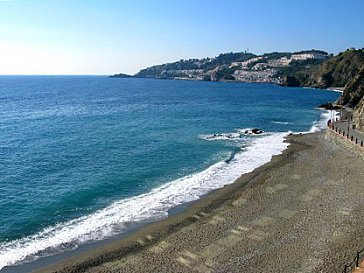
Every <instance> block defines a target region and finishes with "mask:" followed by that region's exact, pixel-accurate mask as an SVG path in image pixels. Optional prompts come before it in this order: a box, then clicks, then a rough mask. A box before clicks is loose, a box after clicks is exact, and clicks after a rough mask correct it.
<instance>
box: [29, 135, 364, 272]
mask: <svg viewBox="0 0 364 273" xmlns="http://www.w3.org/2000/svg"><path fill="white" fill-rule="evenodd" d="M287 141H288V142H289V143H290V146H289V147H288V149H287V150H285V151H284V152H283V153H282V154H281V155H278V156H274V157H273V159H272V160H271V161H270V162H269V163H267V164H265V165H263V166H261V167H259V168H257V169H255V170H254V171H253V172H251V173H248V174H244V175H242V176H241V177H240V178H239V179H238V180H237V181H236V182H235V183H234V184H231V185H228V186H225V187H224V188H222V189H219V190H216V191H213V192H212V193H210V194H208V195H207V196H205V197H204V198H202V199H201V200H199V201H196V202H194V203H193V204H192V205H191V206H190V207H188V208H187V209H186V210H184V211H183V212H182V213H177V214H175V215H173V216H171V217H168V219H166V220H163V221H160V222H157V223H154V224H150V225H148V226H145V227H143V228H141V229H140V230H138V231H136V232H135V233H133V234H131V235H130V236H128V237H127V238H124V239H121V240H115V241H113V242H111V243H109V244H106V245H104V246H100V247H98V248H97V249H94V250H91V251H89V252H86V253H83V254H81V255H77V256H74V257H72V258H70V259H68V260H67V261H64V262H61V263H59V264H56V265H52V266H50V267H46V268H43V269H41V270H38V271H36V272H38V273H40V272H42V273H45V272H93V273H95V272H341V271H342V270H343V267H344V265H345V264H346V263H347V262H349V261H351V260H352V259H353V258H354V257H355V255H356V251H358V250H359V249H361V248H362V247H363V246H364V230H363V228H362V227H363V225H364V212H363V210H362V207H363V205H364V188H363V186H362V178H363V177H364V170H363V168H362V166H363V160H362V159H361V158H360V157H359V156H357V155H355V154H352V153H350V151H349V150H347V149H345V148H344V147H341V146H340V145H337V144H335V143H334V142H331V141H329V140H328V139H326V136H325V133H322V132H321V133H314V134H302V135H291V136H289V137H288V139H287Z"/></svg>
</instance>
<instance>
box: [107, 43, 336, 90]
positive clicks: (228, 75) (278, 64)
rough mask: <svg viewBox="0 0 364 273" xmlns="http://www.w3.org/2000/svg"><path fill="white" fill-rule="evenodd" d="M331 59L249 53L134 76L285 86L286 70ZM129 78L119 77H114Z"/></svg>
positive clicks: (302, 53) (311, 52) (314, 55)
mask: <svg viewBox="0 0 364 273" xmlns="http://www.w3.org/2000/svg"><path fill="white" fill-rule="evenodd" d="M329 57H330V56H329V55H328V54H327V53H326V52H324V51H319V50H306V51H300V52H293V53H292V52H272V53H265V54H262V55H256V54H253V53H247V52H238V53H232V52H231V53H225V54H220V55H218V56H217V57H214V58H204V59H189V60H180V61H177V62H173V63H167V64H161V65H155V66H151V67H148V68H145V69H142V70H140V71H139V72H138V73H136V74H135V75H134V77H138V78H157V79H188V80H204V81H238V82H268V83H276V84H280V83H281V77H282V75H286V74H287V72H286V71H290V72H292V73H294V72H295V71H298V70H301V69H302V68H311V67H313V66H317V65H319V64H321V63H322V62H323V61H324V60H326V59H328V58H329ZM119 75H120V76H121V77H125V74H116V75H114V76H113V77H119Z"/></svg>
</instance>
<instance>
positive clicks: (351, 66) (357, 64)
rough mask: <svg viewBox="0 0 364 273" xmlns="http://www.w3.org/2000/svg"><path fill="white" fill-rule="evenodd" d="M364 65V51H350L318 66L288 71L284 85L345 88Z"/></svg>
mask: <svg viewBox="0 0 364 273" xmlns="http://www.w3.org/2000/svg"><path fill="white" fill-rule="evenodd" d="M363 65H364V51H363V50H362V49H360V50H354V49H349V50H347V51H345V52H342V53H339V54H338V55H336V56H334V57H332V58H330V59H328V60H326V61H325V62H323V63H322V64H320V65H318V66H314V67H311V68H304V67H303V68H302V69H298V70H296V71H286V75H284V77H285V78H284V81H282V84H283V85H288V86H310V87H316V88H328V87H331V86H335V87H345V86H346V85H347V84H348V83H349V82H350V81H351V80H353V79H354V77H355V76H356V75H357V73H358V72H359V71H360V69H361V68H362V67H363ZM345 104H346V103H345Z"/></svg>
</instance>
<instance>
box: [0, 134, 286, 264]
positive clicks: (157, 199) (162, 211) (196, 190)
mask: <svg viewBox="0 0 364 273" xmlns="http://www.w3.org/2000/svg"><path fill="white" fill-rule="evenodd" d="M285 136H287V133H272V134H267V135H265V136H262V137H257V138H254V139H253V140H252V143H251V145H249V146H248V147H247V148H246V149H245V150H244V151H243V152H241V153H238V154H236V155H235V157H234V158H233V159H232V160H231V161H230V162H229V163H226V162H224V161H222V162H218V163H216V164H214V165H212V166H210V167H209V168H207V169H206V170H204V171H202V172H199V173H195V174H191V175H188V176H185V177H182V178H180V179H177V180H174V181H172V182H170V183H167V184H165V185H163V186H161V187H159V188H156V189H153V190H152V191H150V192H148V193H145V194H142V195H139V196H135V197H131V198H127V199H124V200H120V201H118V202H115V203H113V204H112V205H110V206H108V207H106V208H104V209H102V210H99V211H96V212H95V213H93V214H90V215H87V216H84V217H81V218H77V219H74V220H72V221H68V222H65V223H60V224H57V225H55V226H51V227H48V228H46V229H44V230H42V231H41V232H39V233H37V234H35V235H33V236H28V237H25V238H22V239H19V240H15V241H10V242H5V243H2V244H1V245H0V269H1V268H3V267H4V266H7V265H12V264H16V263H20V262H24V261H29V260H34V259H37V258H39V257H40V256H44V255H45V253H50V252H52V251H51V250H53V251H55V250H58V251H59V250H60V249H65V248H66V247H67V246H70V245H71V246H73V247H77V245H79V244H80V243H83V242H86V241H92V240H99V239H103V238H106V237H108V236H111V235H113V234H115V233H118V232H122V231H123V227H124V225H125V224H126V223H130V222H137V221H143V220H148V219H161V218H164V217H167V215H168V210H169V209H170V208H172V207H175V206H176V205H178V204H182V203H186V202H189V201H193V200H196V199H198V198H199V197H200V196H202V195H204V194H206V193H208V192H209V191H211V190H213V189H217V188H220V187H222V186H224V185H226V184H230V183H233V182H234V181H235V180H236V179H237V178H239V177H240V175H241V174H243V173H248V172H251V171H253V170H254V169H255V168H257V167H259V166H261V165H263V164H265V163H267V162H269V161H270V160H271V158H272V156H273V155H277V154H280V153H281V152H282V151H283V150H285V149H286V148H287V146H288V145H289V144H288V143H285V142H284V138H285Z"/></svg>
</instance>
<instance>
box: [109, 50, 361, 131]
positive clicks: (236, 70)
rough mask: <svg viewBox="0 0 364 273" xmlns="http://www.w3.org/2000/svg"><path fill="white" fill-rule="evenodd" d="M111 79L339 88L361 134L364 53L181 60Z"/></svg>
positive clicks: (235, 55)
mask: <svg viewBox="0 0 364 273" xmlns="http://www.w3.org/2000/svg"><path fill="white" fill-rule="evenodd" d="M112 77H121V78H126V77H138V78H156V79H183V80H203V81H237V82H267V83H275V84H280V85H285V86H307V87H315V88H328V87H342V88H344V93H343V95H342V96H341V97H340V100H339V102H338V103H339V104H341V105H346V106H349V107H352V108H355V114H354V118H355V122H356V124H357V125H358V127H359V128H363V130H364V49H358V50H355V49H353V48H352V49H348V50H346V51H345V52H342V53H339V54H338V55H336V56H333V55H332V54H331V55H329V54H328V53H327V52H325V51H320V50H314V49H312V50H305V51H300V52H272V53H265V54H262V55H256V54H253V53H247V52H239V53H232V52H231V53H225V54H220V55H218V56H217V57H214V58H204V59H189V60H180V61H177V62H173V63H167V64H161V65H155V66H151V67H148V68H145V69H142V70H140V71H139V72H138V73H136V74H135V75H133V76H130V75H126V74H116V75H114V76H112Z"/></svg>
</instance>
